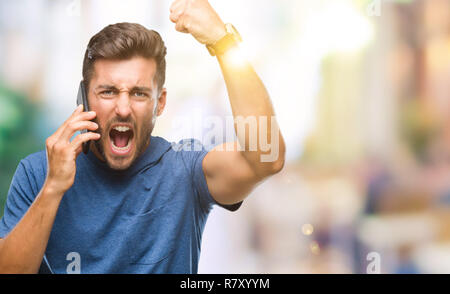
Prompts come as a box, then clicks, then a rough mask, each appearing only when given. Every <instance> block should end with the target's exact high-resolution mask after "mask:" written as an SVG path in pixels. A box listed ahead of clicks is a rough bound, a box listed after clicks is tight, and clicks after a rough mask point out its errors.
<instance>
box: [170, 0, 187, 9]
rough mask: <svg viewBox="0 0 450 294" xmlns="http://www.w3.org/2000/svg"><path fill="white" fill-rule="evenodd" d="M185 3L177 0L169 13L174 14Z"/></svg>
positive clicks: (182, 0) (183, 0)
mask: <svg viewBox="0 0 450 294" xmlns="http://www.w3.org/2000/svg"><path fill="white" fill-rule="evenodd" d="M184 2H185V0H175V1H173V2H172V4H171V5H170V8H169V11H170V12H174V11H175V10H177V9H178V8H179V7H181V6H182V5H183V4H184Z"/></svg>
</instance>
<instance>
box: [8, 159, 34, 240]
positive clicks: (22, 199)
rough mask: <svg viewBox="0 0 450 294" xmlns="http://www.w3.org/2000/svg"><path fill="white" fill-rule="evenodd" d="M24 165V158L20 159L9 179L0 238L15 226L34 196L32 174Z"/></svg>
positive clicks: (25, 164) (25, 163)
mask: <svg viewBox="0 0 450 294" xmlns="http://www.w3.org/2000/svg"><path fill="white" fill-rule="evenodd" d="M26 166H27V162H26V160H22V161H20V163H19V165H18V166H17V169H16V172H15V173H14V176H13V179H12V181H11V185H10V187H9V190H8V195H7V198H6V204H5V210H4V214H3V217H2V219H1V220H0V238H4V237H5V236H6V235H7V234H8V233H9V232H10V231H11V230H12V229H13V228H14V227H15V226H16V224H17V223H18V222H19V221H20V219H21V218H22V217H23V215H24V214H25V213H26V212H27V210H28V208H29V207H30V206H31V204H32V203H33V200H34V198H35V196H36V195H35V193H34V191H33V190H34V189H33V183H32V182H31V181H30V178H32V176H31V175H30V173H29V171H27V168H26Z"/></svg>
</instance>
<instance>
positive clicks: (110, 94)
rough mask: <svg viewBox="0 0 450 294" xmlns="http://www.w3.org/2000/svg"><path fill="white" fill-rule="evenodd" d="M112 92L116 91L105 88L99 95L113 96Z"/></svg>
mask: <svg viewBox="0 0 450 294" xmlns="http://www.w3.org/2000/svg"><path fill="white" fill-rule="evenodd" d="M114 94H116V92H115V91H113V90H105V91H102V92H100V95H102V96H105V97H111V96H114Z"/></svg>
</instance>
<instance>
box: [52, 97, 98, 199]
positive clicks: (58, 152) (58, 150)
mask: <svg viewBox="0 0 450 294" xmlns="http://www.w3.org/2000/svg"><path fill="white" fill-rule="evenodd" d="M95 116H96V114H95V112H93V111H90V112H83V106H82V105H80V106H78V107H77V109H76V110H75V111H74V113H73V114H72V115H71V116H70V117H69V118H68V119H67V120H66V121H65V122H64V123H63V125H62V126H61V127H60V128H59V129H58V130H57V131H56V132H55V133H54V134H53V135H51V136H50V137H48V138H47V140H46V141H45V143H46V151H47V178H46V180H45V181H46V184H47V185H48V186H50V187H51V188H52V191H55V192H56V193H58V194H61V195H63V194H64V193H65V192H66V191H67V190H68V189H69V188H70V187H71V186H72V185H73V183H74V180H75V172H76V164H75V160H76V158H77V156H78V155H79V154H80V152H81V150H82V147H81V146H82V144H83V142H87V141H89V140H98V139H99V138H100V134H97V133H93V132H86V133H84V134H79V135H77V136H76V137H75V138H74V139H73V140H72V141H70V138H71V137H72V136H73V134H75V132H77V131H80V130H82V129H88V130H91V131H93V130H96V129H97V128H98V125H97V124H96V123H95V122H92V121H90V120H92V119H94V118H95Z"/></svg>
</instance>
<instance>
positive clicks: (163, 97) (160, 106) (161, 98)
mask: <svg viewBox="0 0 450 294" xmlns="http://www.w3.org/2000/svg"><path fill="white" fill-rule="evenodd" d="M166 98H167V89H166V88H163V89H162V90H161V94H160V95H159V97H158V106H157V108H158V109H157V110H156V115H157V116H160V115H161V114H162V113H163V110H164V107H166Z"/></svg>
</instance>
